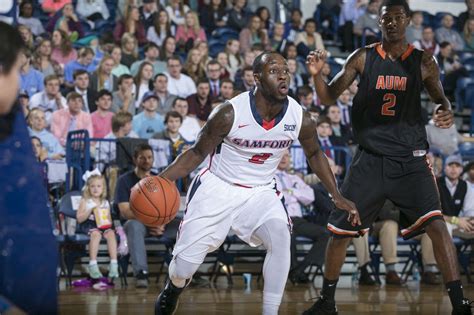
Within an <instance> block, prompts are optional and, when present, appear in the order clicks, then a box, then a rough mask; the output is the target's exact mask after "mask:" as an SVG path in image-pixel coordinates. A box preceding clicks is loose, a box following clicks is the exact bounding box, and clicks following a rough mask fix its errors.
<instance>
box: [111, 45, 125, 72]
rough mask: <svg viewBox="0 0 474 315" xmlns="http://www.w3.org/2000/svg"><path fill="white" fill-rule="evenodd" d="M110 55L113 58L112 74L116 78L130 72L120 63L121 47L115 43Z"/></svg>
mask: <svg viewBox="0 0 474 315" xmlns="http://www.w3.org/2000/svg"><path fill="white" fill-rule="evenodd" d="M110 56H111V57H112V59H113V60H114V67H113V69H112V74H113V75H114V76H116V77H117V78H118V77H120V76H121V75H122V74H130V69H129V68H128V67H127V66H125V65H123V64H121V61H122V48H120V46H118V45H115V46H114V48H112V51H111V52H110Z"/></svg>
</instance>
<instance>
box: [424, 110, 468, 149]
mask: <svg viewBox="0 0 474 315" xmlns="http://www.w3.org/2000/svg"><path fill="white" fill-rule="evenodd" d="M433 115H435V110H434V111H433ZM425 127H426V136H427V140H428V143H429V145H430V148H433V149H436V150H439V151H440V152H441V153H442V154H443V155H446V156H448V155H452V154H454V153H455V152H457V151H458V150H459V143H461V142H462V141H463V137H462V136H461V135H460V134H459V133H458V130H457V127H456V124H453V125H452V126H451V127H449V128H448V129H441V128H438V127H436V126H435V125H434V121H433V119H431V120H430V121H429V123H428V124H427V125H426V126H425Z"/></svg>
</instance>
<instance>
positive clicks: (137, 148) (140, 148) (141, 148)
mask: <svg viewBox="0 0 474 315" xmlns="http://www.w3.org/2000/svg"><path fill="white" fill-rule="evenodd" d="M143 151H151V153H153V148H152V147H151V146H150V145H149V144H148V143H140V144H137V145H136V146H135V148H134V149H133V158H134V159H136V158H137V157H138V155H139V154H140V153H142V152H143Z"/></svg>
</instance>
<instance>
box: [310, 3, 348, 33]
mask: <svg viewBox="0 0 474 315" xmlns="http://www.w3.org/2000/svg"><path fill="white" fill-rule="evenodd" d="M342 3H343V1H342V0H321V3H320V4H319V6H318V7H317V8H316V11H319V21H318V26H324V28H323V29H322V30H321V35H322V36H323V38H324V39H332V40H334V39H336V38H335V36H337V35H335V34H334V32H333V30H334V29H336V30H337V28H338V26H339V25H337V23H338V22H339V21H337V18H335V17H339V15H340V14H341V6H342ZM315 14H316V12H315Z"/></svg>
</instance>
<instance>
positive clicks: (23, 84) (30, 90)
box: [20, 50, 44, 96]
mask: <svg viewBox="0 0 474 315" xmlns="http://www.w3.org/2000/svg"><path fill="white" fill-rule="evenodd" d="M20 62H21V68H20V89H21V90H22V91H25V92H26V93H27V94H28V95H29V96H32V95H33V94H35V93H38V92H41V91H43V89H44V83H43V81H44V77H43V74H42V73H41V72H39V71H38V70H36V69H35V68H33V67H32V66H31V52H30V51H29V50H23V52H22V53H21V54H20Z"/></svg>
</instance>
